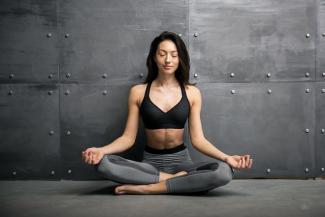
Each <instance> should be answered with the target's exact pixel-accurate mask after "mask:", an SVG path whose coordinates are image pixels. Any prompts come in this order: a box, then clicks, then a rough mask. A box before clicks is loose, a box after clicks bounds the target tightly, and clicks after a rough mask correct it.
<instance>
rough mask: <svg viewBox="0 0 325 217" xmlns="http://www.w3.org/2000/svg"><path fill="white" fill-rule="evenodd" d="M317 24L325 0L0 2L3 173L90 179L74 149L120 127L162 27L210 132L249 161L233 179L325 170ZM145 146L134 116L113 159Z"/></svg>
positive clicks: (323, 62)
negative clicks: (185, 66)
mask: <svg viewBox="0 0 325 217" xmlns="http://www.w3.org/2000/svg"><path fill="white" fill-rule="evenodd" d="M324 20H325V0H286V1H280V0H255V1H251V0H250V1H248V0H246V1H245V0H233V1H229V0H183V1H181V0H179V1H165V0H142V1H139V0H119V1H113V0H106V1H104V0H96V1H87V0H71V1H64V0H56V1H55V0H53V1H42V0H25V1H23V0H21V1H19V0H14V1H13V0H7V1H5V0H1V1H0V41H1V42H0V51H1V52H0V178H1V179H75V180H82V179H98V178H99V177H98V175H97V174H96V173H95V171H94V170H93V168H92V167H91V166H89V165H85V164H83V163H82V161H81V151H82V150H84V149H85V148H87V147H90V146H102V145H105V144H107V143H109V142H111V141H112V140H114V139H115V138H117V137H118V136H120V135H121V133H122V132H123V130H124V126H125V121H126V115H127V95H128V91H129V88H130V86H131V85H133V84H136V83H141V82H142V81H143V80H144V78H145V76H146V68H145V60H146V56H147V53H148V50H149V46H150V43H151V41H152V39H153V38H154V37H155V36H156V35H158V34H159V33H160V32H162V31H163V30H169V31H174V32H176V33H178V34H180V35H181V36H182V38H183V39H184V41H185V43H186V44H187V46H188V49H189V51H190V56H191V81H192V82H197V83H198V87H199V88H200V89H201V91H202V96H203V103H204V104H203V107H202V114H201V116H202V117H201V118H202V124H203V127H204V133H205V135H206V137H207V139H208V140H209V141H211V142H212V143H213V144H215V145H216V146H217V147H218V148H220V149H221V150H222V151H225V152H226V153H229V154H245V153H250V154H251V155H252V157H253V158H254V168H253V169H251V170H249V171H242V172H239V173H237V177H242V178H253V177H264V178H268V177H270V178H274V177H290V178H306V177H307V178H308V177H316V176H324V174H325V173H324V168H325V157H324V156H325V132H324V131H325V130H324V128H325V111H324V107H325V49H324V48H325V21H324ZM185 141H186V143H188V144H189V148H190V152H191V155H192V158H193V159H194V160H205V159H208V157H205V156H203V155H202V154H200V153H198V152H197V151H195V150H194V149H193V148H192V147H191V145H190V140H189V135H188V133H186V134H185ZM145 142H146V138H145V136H144V129H143V123H142V122H141V123H140V127H139V132H138V137H137V141H136V144H135V146H134V147H133V148H132V149H131V150H129V151H127V152H125V153H121V154H120V155H121V156H124V157H127V158H129V159H133V160H141V158H142V148H143V146H144V144H145Z"/></svg>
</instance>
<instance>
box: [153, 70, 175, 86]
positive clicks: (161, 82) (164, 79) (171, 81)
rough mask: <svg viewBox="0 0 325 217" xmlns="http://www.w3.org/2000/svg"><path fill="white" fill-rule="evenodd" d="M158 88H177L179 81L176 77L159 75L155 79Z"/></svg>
mask: <svg viewBox="0 0 325 217" xmlns="http://www.w3.org/2000/svg"><path fill="white" fill-rule="evenodd" d="M155 81H156V84H157V86H160V87H175V86H178V80H177V79H176V77H175V75H174V74H172V75H165V74H162V73H158V76H157V78H156V79H155Z"/></svg>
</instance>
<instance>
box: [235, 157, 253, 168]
mask: <svg viewBox="0 0 325 217" xmlns="http://www.w3.org/2000/svg"><path fill="white" fill-rule="evenodd" d="M235 158H236V160H237V162H238V163H237V166H236V168H237V169H245V168H251V167H252V165H253V159H251V158H250V155H249V154H247V155H243V156H236V157H235Z"/></svg>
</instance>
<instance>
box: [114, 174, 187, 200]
mask: <svg viewBox="0 0 325 217" xmlns="http://www.w3.org/2000/svg"><path fill="white" fill-rule="evenodd" d="M186 174H187V172H186V171H180V172H178V173H175V174H169V173H165V172H160V173H159V182H158V183H154V184H146V185H130V184H126V185H121V186H118V187H116V188H115V194H119V195H121V194H166V193H167V186H166V180H168V179H171V178H174V177H177V176H183V175H186Z"/></svg>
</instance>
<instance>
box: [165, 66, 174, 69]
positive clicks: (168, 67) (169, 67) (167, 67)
mask: <svg viewBox="0 0 325 217" xmlns="http://www.w3.org/2000/svg"><path fill="white" fill-rule="evenodd" d="M171 68H172V66H164V69H171Z"/></svg>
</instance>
